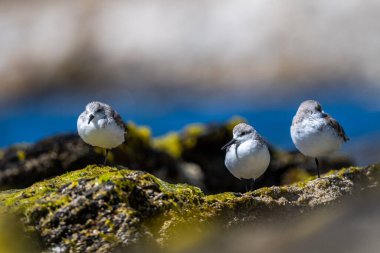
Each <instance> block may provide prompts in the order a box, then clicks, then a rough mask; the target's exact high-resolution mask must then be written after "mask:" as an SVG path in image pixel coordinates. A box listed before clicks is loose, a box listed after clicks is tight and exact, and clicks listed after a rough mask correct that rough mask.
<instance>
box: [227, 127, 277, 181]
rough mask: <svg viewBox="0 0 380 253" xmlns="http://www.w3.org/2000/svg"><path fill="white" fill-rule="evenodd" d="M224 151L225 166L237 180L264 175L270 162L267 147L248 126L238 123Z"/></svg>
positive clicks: (253, 178)
mask: <svg viewBox="0 0 380 253" xmlns="http://www.w3.org/2000/svg"><path fill="white" fill-rule="evenodd" d="M224 149H226V158H225V161H224V163H225V165H226V167H227V169H228V170H229V171H230V172H231V174H232V175H234V176H235V177H237V178H238V179H252V181H253V182H254V181H255V179H257V178H258V177H260V176H261V175H262V174H264V172H265V170H266V169H267V168H268V165H269V162H270V154H269V151H268V147H267V145H266V143H265V141H264V140H263V138H262V137H261V136H260V135H259V133H258V132H257V131H256V130H255V129H254V128H253V127H252V126H250V125H247V124H245V123H240V124H238V125H236V126H235V127H234V129H233V138H232V140H231V141H230V142H228V143H227V144H226V145H224V146H223V147H222V150H224Z"/></svg>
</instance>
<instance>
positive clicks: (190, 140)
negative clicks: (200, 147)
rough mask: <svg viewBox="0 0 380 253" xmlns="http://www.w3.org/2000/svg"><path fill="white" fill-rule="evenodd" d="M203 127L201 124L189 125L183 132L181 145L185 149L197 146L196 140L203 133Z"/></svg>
mask: <svg viewBox="0 0 380 253" xmlns="http://www.w3.org/2000/svg"><path fill="white" fill-rule="evenodd" d="M204 131H205V126H204V125H202V124H191V125H189V126H187V127H186V128H185V130H184V131H183V135H184V138H183V145H184V146H185V147H186V148H191V147H194V146H195V145H196V144H197V138H198V137H199V136H200V135H201V134H202V133H204Z"/></svg>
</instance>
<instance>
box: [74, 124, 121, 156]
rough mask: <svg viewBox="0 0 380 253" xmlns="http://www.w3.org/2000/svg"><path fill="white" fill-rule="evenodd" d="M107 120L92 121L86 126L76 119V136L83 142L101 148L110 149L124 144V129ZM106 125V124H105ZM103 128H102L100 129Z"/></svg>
mask: <svg viewBox="0 0 380 253" xmlns="http://www.w3.org/2000/svg"><path fill="white" fill-rule="evenodd" d="M104 121H107V119H99V120H98V119H94V120H92V121H91V122H90V124H88V122H86V120H84V121H83V120H81V117H79V118H78V122H77V127H78V134H79V136H80V137H81V138H82V139H83V141H84V142H86V143H88V144H90V145H92V146H97V147H101V148H106V149H112V148H115V147H117V146H119V145H120V144H122V143H123V142H124V129H122V128H120V127H119V126H118V125H117V124H116V123H115V122H113V121H112V122H109V123H107V122H104ZM106 123H107V124H106ZM102 126H103V127H102Z"/></svg>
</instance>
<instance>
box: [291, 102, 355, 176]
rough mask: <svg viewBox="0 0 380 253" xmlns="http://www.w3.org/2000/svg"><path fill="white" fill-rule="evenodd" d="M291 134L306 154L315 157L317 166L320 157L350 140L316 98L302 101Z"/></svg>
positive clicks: (295, 143) (296, 144) (301, 150)
mask: <svg viewBox="0 0 380 253" xmlns="http://www.w3.org/2000/svg"><path fill="white" fill-rule="evenodd" d="M290 135H291V137H292V140H293V143H294V145H295V146H296V147H297V149H298V150H299V151H300V152H301V153H302V154H304V155H305V156H310V157H314V159H315V163H316V166H317V172H318V178H320V174H319V162H318V157H320V156H326V155H329V154H331V153H332V152H335V151H337V150H338V149H339V148H340V146H341V145H342V144H343V143H344V142H346V141H348V140H349V138H348V137H347V135H346V133H345V132H344V130H343V128H342V126H341V125H340V124H339V122H338V121H336V120H335V119H334V118H332V117H331V116H330V115H329V114H327V113H325V112H324V111H323V110H322V106H321V104H320V103H318V102H317V101H315V100H306V101H304V102H302V103H301V105H300V106H299V108H298V111H297V113H296V115H295V116H294V118H293V122H292V126H291V127H290Z"/></svg>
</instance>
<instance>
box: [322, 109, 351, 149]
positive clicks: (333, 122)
mask: <svg viewBox="0 0 380 253" xmlns="http://www.w3.org/2000/svg"><path fill="white" fill-rule="evenodd" d="M323 116H324V118H325V119H326V120H327V125H329V126H330V127H332V128H333V129H335V131H336V132H337V133H338V135H339V136H340V137H341V138H342V139H343V140H344V141H345V142H346V141H348V140H349V139H350V138H349V137H348V136H347V135H346V132H345V131H344V129H343V127H342V126H341V125H340V124H339V122H338V121H337V120H336V119H334V118H333V117H331V116H330V115H329V114H327V113H324V115H323Z"/></svg>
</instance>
